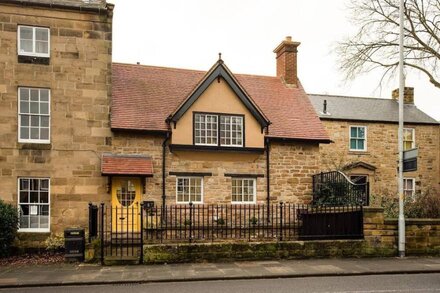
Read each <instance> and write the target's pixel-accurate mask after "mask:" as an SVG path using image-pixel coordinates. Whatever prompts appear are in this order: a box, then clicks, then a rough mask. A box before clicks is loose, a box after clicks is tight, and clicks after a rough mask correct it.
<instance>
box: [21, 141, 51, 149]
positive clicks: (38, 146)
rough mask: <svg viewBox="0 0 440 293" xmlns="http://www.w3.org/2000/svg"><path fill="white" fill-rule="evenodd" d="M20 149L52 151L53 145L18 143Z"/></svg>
mask: <svg viewBox="0 0 440 293" xmlns="http://www.w3.org/2000/svg"><path fill="white" fill-rule="evenodd" d="M18 148H19V149H21V150H51V149H52V144H51V143H50V142H49V143H41V142H34V143H30V142H18Z"/></svg>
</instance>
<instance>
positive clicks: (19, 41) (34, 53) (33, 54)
mask: <svg viewBox="0 0 440 293" xmlns="http://www.w3.org/2000/svg"><path fill="white" fill-rule="evenodd" d="M21 28H31V29H32V52H21ZM37 29H46V30H47V53H37V52H35V43H36V33H35V32H36V30H37ZM17 54H18V55H20V56H31V57H45V58H49V57H50V28H48V27H40V26H29V25H19V26H18V28H17Z"/></svg>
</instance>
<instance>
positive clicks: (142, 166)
mask: <svg viewBox="0 0 440 293" xmlns="http://www.w3.org/2000/svg"><path fill="white" fill-rule="evenodd" d="M101 173H102V174H103V175H144V176H153V162H152V160H151V158H150V157H147V156H140V155H114V154H103V155H102V161H101Z"/></svg>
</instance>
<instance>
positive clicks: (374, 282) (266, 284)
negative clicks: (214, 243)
mask: <svg viewBox="0 0 440 293" xmlns="http://www.w3.org/2000/svg"><path fill="white" fill-rule="evenodd" d="M0 292H11V293H18V292H25V293H28V292H45V293H53V292H62V293H64V292H66V293H73V292H93V293H95V292H96V293H98V292H104V293H113V292H124V293H137V292H167V293H173V292H178V293H198V292H203V293H205V292H209V293H216V292H221V293H225V292H226V293H229V292H230V293H240V292H252V293H260V292H270V293H282V292H295V293H296V292H380V293H382V292H384V293H386V292H393V293H394V292H416V293H419V292H440V274H413V275H375V276H345V277H309V278H292V279H259V280H229V281H205V282H176V283H150V284H127V285H99V286H78V287H75V286H66V287H43V288H23V289H3V290H1V289H0Z"/></svg>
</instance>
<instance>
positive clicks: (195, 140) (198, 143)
mask: <svg viewBox="0 0 440 293" xmlns="http://www.w3.org/2000/svg"><path fill="white" fill-rule="evenodd" d="M197 115H200V116H204V117H205V118H204V119H205V122H204V124H205V136H201V135H200V136H197V127H196V125H197V122H196V116H197ZM208 116H210V117H216V119H217V121H216V123H215V133H216V135H215V143H201V142H197V138H198V137H202V138H203V137H204V139H205V141H207V138H208V137H209V136H208V133H207V132H208V129H207V124H208V122H207V121H206V120H207V119H206V118H207V117H208ZM211 123H212V124H213V122H211ZM193 125H194V144H195V145H207V146H216V145H218V143H219V141H218V138H219V135H218V131H219V127H218V126H219V116H218V115H216V114H210V113H195V114H194V124H193ZM210 130H211V131H212V129H210ZM199 131H200V132H201V131H202V130H201V129H199ZM210 138H211V139H213V138H214V137H213V136H212V135H211V136H210Z"/></svg>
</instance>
